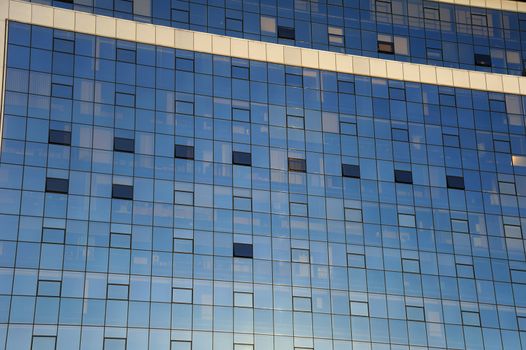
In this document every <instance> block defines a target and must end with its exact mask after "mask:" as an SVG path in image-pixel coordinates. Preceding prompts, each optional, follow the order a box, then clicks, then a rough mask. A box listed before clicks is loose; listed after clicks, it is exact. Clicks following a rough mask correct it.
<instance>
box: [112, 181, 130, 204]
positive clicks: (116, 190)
mask: <svg viewBox="0 0 526 350" xmlns="http://www.w3.org/2000/svg"><path fill="white" fill-rule="evenodd" d="M111 196H112V198H116V199H130V200H132V199H133V186H129V185H118V184H113V186H112V188H111Z"/></svg>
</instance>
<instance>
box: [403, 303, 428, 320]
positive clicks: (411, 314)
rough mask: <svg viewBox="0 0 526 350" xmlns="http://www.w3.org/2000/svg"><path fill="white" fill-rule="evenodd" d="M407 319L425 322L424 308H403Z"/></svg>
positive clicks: (408, 306)
mask: <svg viewBox="0 0 526 350" xmlns="http://www.w3.org/2000/svg"><path fill="white" fill-rule="evenodd" d="M405 311H406V314H407V319H408V320H411V321H425V314H424V308H423V307H421V306H410V305H407V306H406V307H405Z"/></svg>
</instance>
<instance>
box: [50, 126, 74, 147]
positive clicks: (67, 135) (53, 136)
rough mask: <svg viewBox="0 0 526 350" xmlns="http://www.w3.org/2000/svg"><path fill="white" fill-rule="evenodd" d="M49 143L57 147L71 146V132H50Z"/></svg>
mask: <svg viewBox="0 0 526 350" xmlns="http://www.w3.org/2000/svg"><path fill="white" fill-rule="evenodd" d="M49 143H52V144H55V145H66V146H69V145H71V132H69V131H62V130H49Z"/></svg>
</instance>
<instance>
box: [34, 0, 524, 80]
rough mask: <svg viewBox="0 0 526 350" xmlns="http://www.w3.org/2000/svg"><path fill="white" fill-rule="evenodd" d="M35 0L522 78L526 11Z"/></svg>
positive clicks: (397, 4)
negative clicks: (520, 76)
mask: <svg viewBox="0 0 526 350" xmlns="http://www.w3.org/2000/svg"><path fill="white" fill-rule="evenodd" d="M33 1H35V0H33ZM35 2H38V3H45V4H53V5H55V6H61V7H66V8H69V9H75V10H78V11H87V12H92V13H97V14H102V15H106V16H115V17H120V18H126V19H133V20H137V21H142V22H151V23H156V24H161V25H166V26H173V27H177V28H185V29H191V30H197V31H204V32H210V33H216V34H223V35H228V36H235V37H242V38H248V39H254V40H263V41H267V42H279V43H282V44H286V45H296V46H301V47H310V48H315V49H320V50H330V51H336V52H344V53H348V54H355V55H364V56H369V57H380V58H385V59H396V60H399V61H407V62H415V63H424V64H430V65H438V66H445V67H454V68H463V69H471V70H479V71H487V72H496V73H504V74H513V75H522V74H523V72H524V68H525V65H524V63H525V62H526V48H525V47H524V46H523V43H524V42H526V13H517V12H510V11H500V10H492V9H485V8H477V7H469V6H461V5H454V4H448V3H443V2H442V3H441V2H435V1H425V0H360V1H354V0H343V1H342V0H319V1H315V2H314V1H307V0H296V1H292V0H280V1H275V0H261V1H251V0H235V1H231V0H228V1H224V0H191V1H189V0H172V1H170V0H135V1H133V2H132V1H128V0H105V1H101V0H96V1H93V0H66V1H60V0H36V1H35Z"/></svg>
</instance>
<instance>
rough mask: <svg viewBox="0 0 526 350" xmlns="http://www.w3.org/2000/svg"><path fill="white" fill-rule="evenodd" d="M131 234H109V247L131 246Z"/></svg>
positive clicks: (127, 247)
mask: <svg viewBox="0 0 526 350" xmlns="http://www.w3.org/2000/svg"><path fill="white" fill-rule="evenodd" d="M131 237H132V236H131V235H130V234H127V233H116V232H112V233H111V234H110V247H111V248H126V249H130V247H131Z"/></svg>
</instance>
